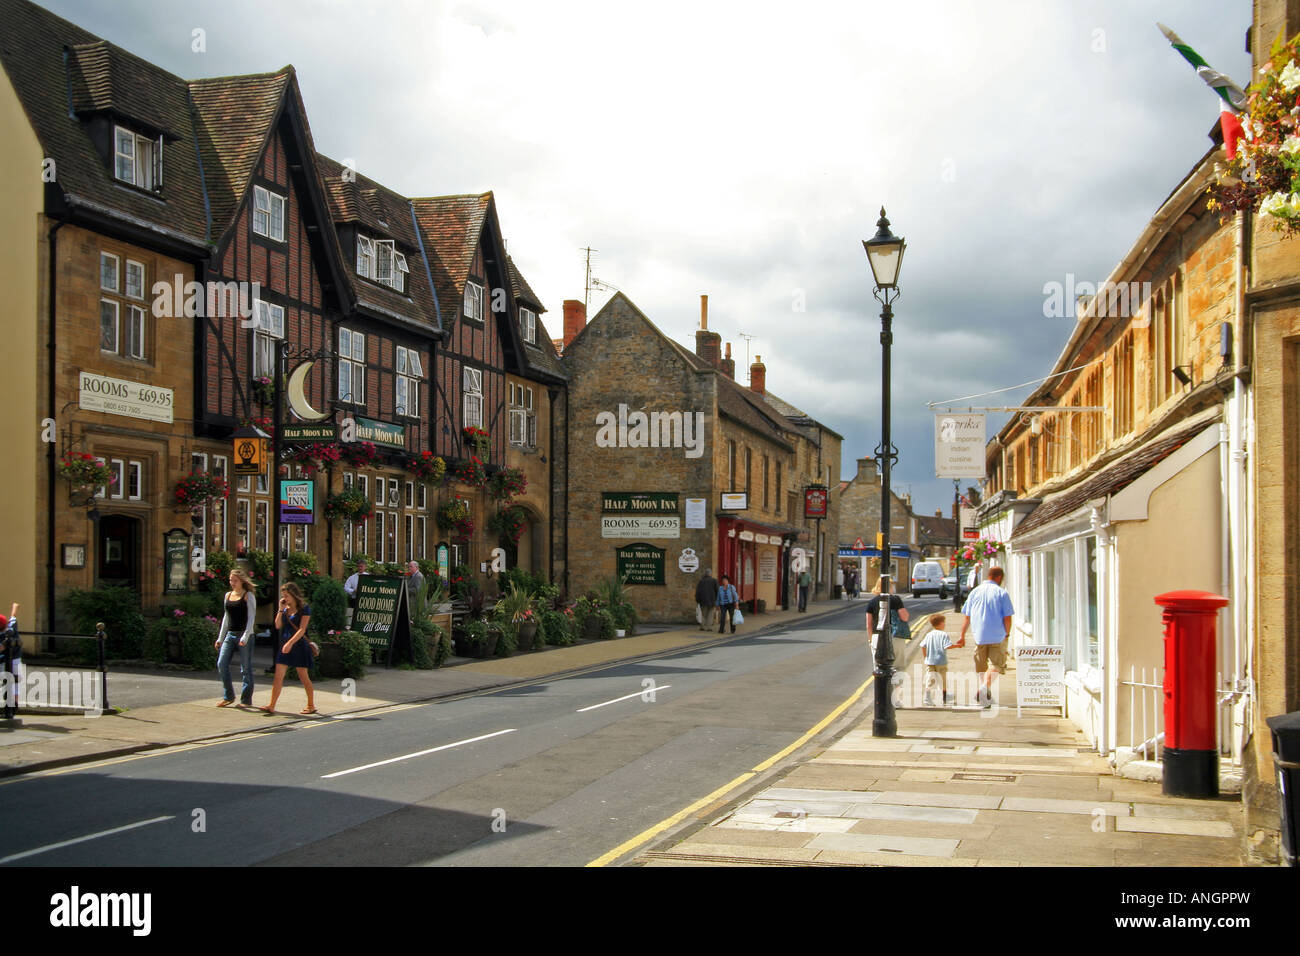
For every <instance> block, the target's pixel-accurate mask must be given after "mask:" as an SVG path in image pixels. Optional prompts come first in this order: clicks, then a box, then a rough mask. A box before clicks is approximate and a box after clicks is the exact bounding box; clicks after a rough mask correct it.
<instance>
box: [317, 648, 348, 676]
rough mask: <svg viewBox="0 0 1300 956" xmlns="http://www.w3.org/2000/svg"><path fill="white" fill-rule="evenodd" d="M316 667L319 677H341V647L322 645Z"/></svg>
mask: <svg viewBox="0 0 1300 956" xmlns="http://www.w3.org/2000/svg"><path fill="white" fill-rule="evenodd" d="M316 666H317V667H318V668H319V669H320V674H321V677H342V676H343V645H342V644H330V643H322V644H321V646H320V657H318V658H316Z"/></svg>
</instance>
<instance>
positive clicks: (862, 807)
mask: <svg viewBox="0 0 1300 956" xmlns="http://www.w3.org/2000/svg"><path fill="white" fill-rule="evenodd" d="M954 618H955V619H956V624H955V625H954ZM960 621H961V615H952V614H950V615H949V617H948V629H949V631H950V632H951V633H954V634H955V633H957V631H958V630H959V629H960ZM920 630H921V631H922V632H924V631H925V630H927V628H925V627H924V626H922V628H921V629H920ZM915 644H916V642H915V641H913V647H912V648H911V649H909V657H910V660H909V666H908V668H907V680H906V681H905V682H904V683H903V685H902V686H901V688H900V690H901V693H902V697H903V703H904V704H905V705H906V706H901V707H899V708H898V709H897V717H898V734H899V736H898V737H897V738H893V739H890V738H883V739H882V738H873V737H872V736H871V721H872V711H871V710H870V709H868V710H867V711H866V713H865V715H864V716H863V717H862V718H861V719H860V720H859V722H858V723H857V725H856V726H853V727H852V728H851V729H850V730H849V731H848V732H847V733H845V734H844V735H843V736H842V737H840V738H839V739H838V740H836V741H835V742H834V743H833V744H831V745H830V746H829V747H826V748H825V749H823V750H821V751H820V752H815V753H814V754H812V755H811V756H807V757H805V758H803V759H801V760H797V762H796V765H795V766H793V767H791V768H790V769H788V770H787V771H786V772H785V773H784V774H783V775H781V776H780V777H778V778H777V779H775V780H773V781H770V785H768V786H766V787H764V788H763V789H760V790H758V791H756V792H752V793H751V794H749V795H748V796H747V797H745V798H744V799H742V800H741V801H740V802H739V803H738V804H737V803H733V804H732V805H730V806H729V807H727V808H726V809H725V810H724V811H723V812H722V813H721V814H720V815H716V816H715V817H714V818H713V819H711V820H710V821H709V822H708V823H707V825H705V826H704V827H702V828H700V829H697V830H696V831H695V832H693V833H691V834H690V835H689V836H687V837H686V838H685V839H681V838H680V837H677V838H676V840H677V842H673V841H671V840H670V841H667V842H665V843H662V844H660V845H658V846H655V847H652V848H650V849H649V850H646V851H644V852H642V853H641V854H640V855H639V856H638V857H636V858H635V859H634V860H633V861H632V862H633V863H637V864H641V865H645V866H683V865H697V866H698V865H704V866H709V865H712V866H734V865H852V866H863V865H866V866H1021V865H1024V866H1053V865H1055V866H1239V865H1242V864H1243V862H1244V861H1243V859H1242V857H1241V854H1240V852H1239V848H1240V847H1241V846H1242V842H1241V836H1242V834H1241V825H1240V815H1241V813H1240V800H1239V798H1237V797H1234V796H1227V795H1225V796H1223V797H1221V798H1220V799H1218V800H1187V799H1179V798H1174V797H1165V796H1163V795H1162V794H1161V792H1160V784H1159V783H1158V782H1157V783H1142V782H1138V781H1133V780H1126V779H1123V778H1121V777H1118V776H1116V775H1114V774H1112V772H1111V770H1110V768H1109V766H1108V765H1107V764H1106V762H1105V761H1104V760H1103V759H1102V758H1101V757H1099V756H1098V755H1097V754H1096V753H1095V752H1094V751H1092V750H1090V749H1089V748H1088V745H1087V742H1086V740H1085V739H1084V738H1083V736H1082V734H1080V733H1079V732H1078V731H1077V730H1075V728H1074V727H1073V725H1072V724H1070V723H1069V722H1068V721H1066V720H1062V719H1061V718H1060V717H1058V716H1057V714H1058V711H1056V710H1047V709H1037V710H1034V711H1030V710H1025V711H1024V712H1023V715H1022V716H1021V717H1017V716H1016V709H1015V706H1014V704H1015V668H1014V664H1012V665H1011V669H1010V673H1009V674H1008V675H1007V676H1006V677H1005V678H1003V679H1002V686H1001V687H1000V688H999V692H1000V693H999V699H1000V700H1002V701H1005V702H1007V703H1009V704H1010V705H1011V706H1004V707H994V708H990V709H985V708H982V707H979V706H976V705H975V704H974V703H973V701H972V700H971V696H972V695H973V693H974V682H973V680H971V679H969V678H970V675H971V674H972V672H973V661H972V650H973V645H969V644H968V646H967V647H966V648H962V649H954V650H950V651H949V652H948V653H949V681H950V682H952V681H953V678H954V675H959V676H960V675H965V676H966V678H967V680H965V682H964V684H965V686H963V687H961V688H960V689H959V690H958V695H957V703H956V704H955V705H950V706H947V707H923V706H921V703H922V696H921V686H920V683H919V682H920V680H921V678H922V676H923V670H924V666H923V664H922V663H921V662H920V660H918V657H919V655H918V654H917V653H916V650H917V648H916V647H915ZM872 693H873V688H868V690H867V692H866V696H867V697H868V698H870V695H871V694H872ZM714 813H715V814H716V813H717V811H716V810H714Z"/></svg>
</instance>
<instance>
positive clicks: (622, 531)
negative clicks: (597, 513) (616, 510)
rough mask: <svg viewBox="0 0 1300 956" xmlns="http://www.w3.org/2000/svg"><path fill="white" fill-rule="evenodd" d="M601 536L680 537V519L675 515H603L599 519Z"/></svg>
mask: <svg viewBox="0 0 1300 956" xmlns="http://www.w3.org/2000/svg"><path fill="white" fill-rule="evenodd" d="M600 536H601V537H602V538H680V537H681V536H682V519H681V518H678V517H677V516H676V515H672V516H663V517H639V516H632V515H629V516H628V517H626V518H624V517H619V516H616V515H603V516H601V519H600Z"/></svg>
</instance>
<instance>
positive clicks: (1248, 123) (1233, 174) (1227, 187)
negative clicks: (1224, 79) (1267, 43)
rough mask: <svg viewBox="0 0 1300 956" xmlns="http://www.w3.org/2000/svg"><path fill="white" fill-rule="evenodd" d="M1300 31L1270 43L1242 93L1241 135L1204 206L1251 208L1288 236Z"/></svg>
mask: <svg viewBox="0 0 1300 956" xmlns="http://www.w3.org/2000/svg"><path fill="white" fill-rule="evenodd" d="M1298 64H1300V34H1297V35H1296V36H1294V37H1292V38H1291V39H1290V40H1288V41H1287V42H1285V43H1283V42H1282V39H1281V37H1279V38H1278V40H1277V42H1276V43H1274V44H1273V49H1272V56H1271V58H1270V59H1269V61H1268V62H1267V63H1265V64H1264V66H1263V67H1262V68H1261V69H1260V74H1261V75H1260V78H1259V80H1258V82H1256V83H1255V84H1253V85H1252V86H1251V87H1250V89H1248V90H1247V91H1246V93H1247V106H1246V111H1247V112H1246V114H1245V115H1243V116H1242V124H1241V127H1242V133H1243V134H1244V135H1245V138H1244V139H1243V140H1242V141H1241V142H1240V144H1239V145H1238V150H1237V155H1236V157H1235V158H1234V159H1231V160H1229V161H1228V162H1227V163H1226V164H1225V165H1220V166H1218V167H1216V173H1217V174H1218V175H1217V180H1216V182H1215V184H1214V186H1213V187H1211V190H1210V200H1209V203H1208V206H1209V208H1210V209H1211V210H1212V211H1214V212H1220V213H1222V214H1223V218H1224V219H1225V220H1226V218H1227V216H1228V215H1230V214H1232V213H1235V212H1254V211H1258V212H1259V213H1260V215H1262V216H1265V217H1266V221H1268V222H1269V223H1270V224H1271V225H1272V226H1273V228H1274V229H1276V230H1278V231H1279V232H1284V233H1286V235H1287V237H1288V238H1290V237H1292V236H1295V235H1296V233H1297V232H1300V135H1297V133H1298V132H1300V65H1298Z"/></svg>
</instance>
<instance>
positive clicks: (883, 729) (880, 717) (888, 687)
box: [871, 667, 898, 737]
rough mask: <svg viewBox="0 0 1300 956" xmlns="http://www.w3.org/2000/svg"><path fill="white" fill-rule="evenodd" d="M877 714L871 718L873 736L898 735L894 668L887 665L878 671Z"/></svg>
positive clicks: (875, 710)
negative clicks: (895, 712) (895, 713)
mask: <svg viewBox="0 0 1300 956" xmlns="http://www.w3.org/2000/svg"><path fill="white" fill-rule="evenodd" d="M874 713H875V716H874V717H873V718H872V720H871V736H873V737H897V736H898V720H897V719H896V718H895V716H894V669H893V668H892V667H886V668H884V669H883V670H877V671H876V706H875V708H874Z"/></svg>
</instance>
